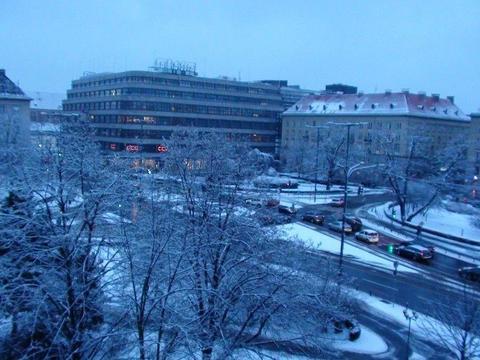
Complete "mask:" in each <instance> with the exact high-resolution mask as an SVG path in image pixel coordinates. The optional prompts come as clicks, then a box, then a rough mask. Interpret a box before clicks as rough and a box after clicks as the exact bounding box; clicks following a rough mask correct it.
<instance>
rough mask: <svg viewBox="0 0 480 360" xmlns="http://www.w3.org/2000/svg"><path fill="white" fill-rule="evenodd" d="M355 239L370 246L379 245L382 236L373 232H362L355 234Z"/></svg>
mask: <svg viewBox="0 0 480 360" xmlns="http://www.w3.org/2000/svg"><path fill="white" fill-rule="evenodd" d="M355 238H356V239H357V240H360V241H363V242H366V243H369V244H377V243H378V240H380V236H379V235H378V232H376V231H373V230H362V231H359V232H357V233H356V234H355Z"/></svg>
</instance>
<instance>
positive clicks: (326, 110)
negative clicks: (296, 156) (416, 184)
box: [281, 91, 470, 157]
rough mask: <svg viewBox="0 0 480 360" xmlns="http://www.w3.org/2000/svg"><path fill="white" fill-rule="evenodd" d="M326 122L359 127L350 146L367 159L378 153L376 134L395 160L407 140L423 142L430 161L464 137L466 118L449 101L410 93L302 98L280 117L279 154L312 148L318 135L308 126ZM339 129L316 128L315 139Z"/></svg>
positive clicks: (451, 99)
mask: <svg viewBox="0 0 480 360" xmlns="http://www.w3.org/2000/svg"><path fill="white" fill-rule="evenodd" d="M329 122H336V123H338V122H359V123H361V125H359V126H356V127H355V128H353V129H352V134H351V138H350V141H351V144H355V145H356V146H357V149H360V150H361V151H364V152H365V153H366V154H372V155H375V154H381V153H382V146H381V144H380V142H379V141H376V140H375V139H378V138H379V135H382V136H386V137H388V138H389V139H390V141H391V143H392V145H393V149H394V152H395V154H396V155H397V156H399V157H402V156H407V154H408V147H409V143H410V139H411V138H412V137H414V136H419V137H424V138H428V139H429V140H431V141H429V148H428V149H426V153H425V155H426V156H433V155H434V154H436V153H437V152H438V151H440V150H441V149H442V148H444V147H445V146H447V145H448V144H449V143H451V142H452V141H453V140H455V139H465V138H466V137H467V138H468V136H467V134H468V132H469V129H470V117H469V116H467V115H465V114H464V113H463V112H462V111H461V110H460V109H459V108H458V107H457V106H456V105H455V103H454V98H453V97H447V98H441V97H440V96H439V95H438V94H432V95H431V96H427V95H426V94H425V93H417V94H412V93H410V92H408V91H402V92H391V91H385V92H384V93H374V94H363V93H361V92H360V93H353V94H352V93H351V94H344V93H326V94H322V95H318V96H307V97H305V98H303V99H301V100H300V101H298V102H297V103H296V104H295V105H293V106H292V107H290V108H289V109H288V110H287V111H285V112H284V113H283V120H282V141H281V147H282V153H283V156H285V155H286V154H287V152H288V151H294V149H296V148H298V145H299V144H301V143H305V142H307V143H308V144H310V145H311V146H312V147H315V146H316V145H315V144H316V140H317V131H319V130H316V129H315V128H312V127H311V126H319V125H327V123H329ZM329 131H341V130H340V129H338V128H337V129H335V130H332V129H328V127H327V128H325V129H320V131H319V134H320V136H321V137H322V136H326V134H327V132H329Z"/></svg>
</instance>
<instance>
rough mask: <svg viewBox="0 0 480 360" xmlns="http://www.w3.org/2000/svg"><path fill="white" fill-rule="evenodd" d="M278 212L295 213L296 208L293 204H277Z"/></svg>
mask: <svg viewBox="0 0 480 360" xmlns="http://www.w3.org/2000/svg"><path fill="white" fill-rule="evenodd" d="M278 212H279V213H282V214H287V215H295V214H296V213H297V210H296V209H295V206H287V205H278Z"/></svg>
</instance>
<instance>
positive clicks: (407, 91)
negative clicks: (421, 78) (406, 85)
mask: <svg viewBox="0 0 480 360" xmlns="http://www.w3.org/2000/svg"><path fill="white" fill-rule="evenodd" d="M402 93H404V94H406V95H408V94H410V90H408V89H402Z"/></svg>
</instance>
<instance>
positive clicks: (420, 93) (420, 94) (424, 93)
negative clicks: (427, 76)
mask: <svg viewBox="0 0 480 360" xmlns="http://www.w3.org/2000/svg"><path fill="white" fill-rule="evenodd" d="M418 95H419V96H420V97H424V96H425V95H427V93H426V92H425V91H419V92H418Z"/></svg>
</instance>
